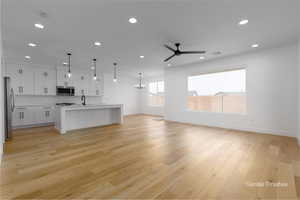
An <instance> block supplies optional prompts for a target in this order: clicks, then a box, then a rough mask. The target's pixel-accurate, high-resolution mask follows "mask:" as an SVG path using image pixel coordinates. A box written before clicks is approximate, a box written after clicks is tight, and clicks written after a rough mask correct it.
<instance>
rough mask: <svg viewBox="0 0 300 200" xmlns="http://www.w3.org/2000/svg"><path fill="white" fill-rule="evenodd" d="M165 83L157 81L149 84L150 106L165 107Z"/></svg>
mask: <svg viewBox="0 0 300 200" xmlns="http://www.w3.org/2000/svg"><path fill="white" fill-rule="evenodd" d="M164 92H165V87H164V82H163V81H156V82H151V83H149V105H150V106H163V105H164Z"/></svg>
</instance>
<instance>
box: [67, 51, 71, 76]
mask: <svg viewBox="0 0 300 200" xmlns="http://www.w3.org/2000/svg"><path fill="white" fill-rule="evenodd" d="M71 55H72V54H71V53H68V67H69V69H68V74H67V75H68V77H69V78H71V76H72V73H71Z"/></svg>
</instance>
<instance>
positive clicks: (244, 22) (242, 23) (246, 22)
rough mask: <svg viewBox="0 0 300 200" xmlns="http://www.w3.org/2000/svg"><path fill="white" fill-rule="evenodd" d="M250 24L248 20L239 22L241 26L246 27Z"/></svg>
mask: <svg viewBox="0 0 300 200" xmlns="http://www.w3.org/2000/svg"><path fill="white" fill-rule="evenodd" d="M248 23H249V20H248V19H243V20H241V21H240V22H239V25H246V24H248Z"/></svg>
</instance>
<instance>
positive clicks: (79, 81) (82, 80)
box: [73, 69, 91, 96]
mask: <svg viewBox="0 0 300 200" xmlns="http://www.w3.org/2000/svg"><path fill="white" fill-rule="evenodd" d="M73 72H74V76H73V80H74V87H75V96H81V95H86V96H88V95H89V90H90V88H89V82H90V81H91V76H90V74H91V73H90V71H87V70H79V69H76V70H74V71H73Z"/></svg>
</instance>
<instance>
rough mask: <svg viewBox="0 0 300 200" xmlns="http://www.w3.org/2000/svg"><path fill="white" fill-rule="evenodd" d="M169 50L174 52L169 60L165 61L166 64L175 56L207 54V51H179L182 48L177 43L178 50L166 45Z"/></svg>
mask: <svg viewBox="0 0 300 200" xmlns="http://www.w3.org/2000/svg"><path fill="white" fill-rule="evenodd" d="M164 46H165V47H166V48H167V49H169V50H170V51H173V53H174V54H173V55H172V56H170V57H168V58H167V59H165V60H164V62H167V61H169V60H170V59H171V58H173V57H174V56H180V55H183V54H204V53H206V52H205V51H180V50H179V46H180V43H175V46H176V49H174V48H172V47H170V46H168V45H166V44H165V45H164Z"/></svg>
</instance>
